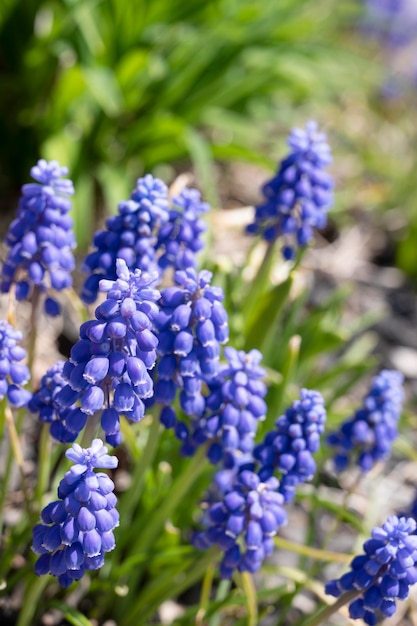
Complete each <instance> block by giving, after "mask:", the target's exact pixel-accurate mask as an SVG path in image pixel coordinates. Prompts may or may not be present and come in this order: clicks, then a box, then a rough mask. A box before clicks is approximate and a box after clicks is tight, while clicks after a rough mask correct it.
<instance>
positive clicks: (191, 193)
mask: <svg viewBox="0 0 417 626" xmlns="http://www.w3.org/2000/svg"><path fill="white" fill-rule="evenodd" d="M209 209H210V205H209V204H208V203H207V202H202V200H201V195H200V192H199V191H198V190H197V189H192V188H189V187H185V188H184V189H183V190H182V191H181V193H179V194H178V195H177V196H175V197H173V198H172V208H170V210H169V219H168V222H167V223H165V224H163V225H161V227H160V229H159V234H158V241H157V244H156V251H157V253H158V252H159V253H160V256H159V257H158V265H159V267H160V269H161V270H165V269H166V268H168V267H173V268H174V269H175V270H184V269H186V268H187V267H193V268H195V267H196V265H197V261H196V255H197V252H199V251H200V250H201V249H202V247H203V245H204V243H203V239H202V237H201V235H202V234H203V233H204V232H205V231H206V230H207V226H206V223H205V222H204V221H203V220H202V219H201V218H200V216H201V215H202V214H203V213H207V211H209Z"/></svg>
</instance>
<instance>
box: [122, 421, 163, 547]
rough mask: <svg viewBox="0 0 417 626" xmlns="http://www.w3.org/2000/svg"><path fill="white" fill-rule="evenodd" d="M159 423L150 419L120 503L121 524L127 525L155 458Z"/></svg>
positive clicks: (159, 429) (159, 430)
mask: <svg viewBox="0 0 417 626" xmlns="http://www.w3.org/2000/svg"><path fill="white" fill-rule="evenodd" d="M160 432H161V428H160V423H159V419H158V418H157V417H156V416H153V417H152V423H151V425H150V428H149V429H148V440H147V442H146V445H145V447H144V449H143V452H142V456H141V458H140V460H139V462H138V463H137V464H136V467H135V469H134V471H133V474H132V483H131V487H130V488H129V491H128V492H127V493H126V494H125V496H124V498H123V500H121V502H120V506H119V512H120V518H121V519H123V523H125V524H127V525H128V524H129V523H130V520H131V518H132V514H133V511H134V509H135V507H136V506H137V503H138V502H139V499H140V497H141V495H142V491H143V487H144V484H145V477H146V471H147V469H148V467H150V465H151V464H152V461H153V459H154V458H155V454H156V451H157V449H158V444H159V437H160ZM120 539H121V545H123V537H121V538H120Z"/></svg>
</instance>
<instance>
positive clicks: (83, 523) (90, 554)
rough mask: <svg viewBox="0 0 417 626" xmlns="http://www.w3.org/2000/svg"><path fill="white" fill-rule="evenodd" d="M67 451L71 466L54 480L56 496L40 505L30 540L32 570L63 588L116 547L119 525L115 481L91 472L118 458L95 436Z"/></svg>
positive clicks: (111, 464) (107, 466)
mask: <svg viewBox="0 0 417 626" xmlns="http://www.w3.org/2000/svg"><path fill="white" fill-rule="evenodd" d="M66 456H67V458H68V459H70V460H71V461H72V462H73V463H74V464H75V465H73V466H72V467H71V469H70V470H69V471H68V472H67V473H66V474H65V476H64V478H63V479H62V480H61V482H60V483H59V487H58V500H55V501H54V502H51V503H50V504H48V505H47V506H46V507H45V508H44V509H43V510H42V512H41V520H42V523H41V524H37V525H36V526H35V527H34V529H33V543H32V550H33V551H34V552H35V554H37V555H39V558H38V560H37V561H36V564H35V572H36V574H37V575H38V576H40V575H43V574H48V573H49V574H52V575H53V576H56V577H57V578H58V582H59V584H60V585H61V586H62V587H68V586H69V585H70V584H71V583H72V582H73V581H74V580H80V579H81V578H82V577H83V576H84V573H85V571H86V570H96V569H99V568H100V567H102V565H103V563H104V555H105V553H106V552H110V551H111V550H113V548H114V547H115V540H114V534H113V530H114V529H115V528H116V526H118V525H119V514H118V512H117V510H116V508H115V507H116V502H117V499H116V496H115V495H114V493H113V489H114V483H113V481H112V480H111V479H110V478H109V476H108V475H107V474H105V473H104V472H95V471H94V470H95V469H97V468H105V469H114V468H115V467H117V464H118V461H117V458H116V457H114V456H109V455H108V454H107V448H106V447H105V446H104V445H103V442H102V441H101V440H100V439H94V440H93V442H92V444H91V447H90V448H81V446H79V445H78V444H77V443H75V444H74V445H73V446H72V448H70V449H69V450H67V452H66Z"/></svg>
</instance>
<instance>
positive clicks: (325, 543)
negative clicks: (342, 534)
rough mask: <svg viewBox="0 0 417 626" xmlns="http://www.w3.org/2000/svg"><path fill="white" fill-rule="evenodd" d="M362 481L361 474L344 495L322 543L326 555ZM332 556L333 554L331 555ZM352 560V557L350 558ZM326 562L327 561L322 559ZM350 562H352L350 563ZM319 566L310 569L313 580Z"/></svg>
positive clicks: (322, 549) (314, 565)
mask: <svg viewBox="0 0 417 626" xmlns="http://www.w3.org/2000/svg"><path fill="white" fill-rule="evenodd" d="M361 479H362V474H361V473H360V472H359V473H358V474H357V476H356V478H355V480H354V481H353V483H352V484H351V486H350V487H349V489H347V491H345V493H344V495H343V500H342V503H341V505H340V507H339V509H338V511H337V515H336V517H335V518H334V519H333V523H332V526H331V528H330V529H329V531H328V532H327V533H326V536H325V538H324V541H323V543H322V546H321V550H320V551H321V552H323V553H326V549H327V546H328V545H329V543H330V541H331V540H332V539H333V537H334V535H335V533H336V531H337V529H338V528H339V525H340V522H341V521H342V519H343V514H344V512H345V511H346V507H347V503H348V501H349V498H350V496H351V495H352V494H353V493H354V491H355V490H356V488H357V486H358V485H359V483H360V481H361ZM330 554H331V553H330ZM339 556H340V557H342V556H343V557H344V556H345V555H339ZM350 558H352V557H350ZM322 560H325V559H322ZM333 560H334V561H337V560H339V561H341V560H342V559H333ZM349 562H350V561H349ZM319 571H320V570H319V565H318V564H317V563H316V564H313V565H312V567H311V568H310V570H309V572H308V574H309V576H310V577H311V578H315V577H316V574H317V573H318V572H319Z"/></svg>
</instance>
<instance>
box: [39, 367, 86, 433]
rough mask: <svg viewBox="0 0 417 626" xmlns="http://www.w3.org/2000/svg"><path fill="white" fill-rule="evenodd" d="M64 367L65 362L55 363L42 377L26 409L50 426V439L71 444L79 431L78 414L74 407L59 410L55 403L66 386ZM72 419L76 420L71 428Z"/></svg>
mask: <svg viewBox="0 0 417 626" xmlns="http://www.w3.org/2000/svg"><path fill="white" fill-rule="evenodd" d="M64 365H65V361H57V362H56V363H55V365H53V366H52V367H50V368H49V369H48V370H47V372H46V373H45V374H44V375H43V376H42V378H41V382H40V386H39V389H38V391H36V392H35V393H34V394H33V396H32V398H31V400H30V402H29V404H28V409H29V411H31V412H32V413H37V414H38V418H39V420H40V421H41V422H45V423H48V424H50V433H51V437H53V438H54V439H56V440H57V441H60V442H61V443H72V442H73V441H75V440H76V438H77V437H78V434H79V431H80V422H79V416H78V412H75V411H73V409H75V408H76V406H75V404H72V405H71V406H69V407H67V408H61V407H60V406H59V404H58V403H57V401H56V396H57V395H58V393H59V392H60V391H61V389H62V388H63V387H65V385H66V384H67V382H66V380H65V379H64V377H63V375H62V372H63V369H64ZM74 418H77V419H76V420H75V424H74V426H73V425H72V421H71V420H72V419H74ZM86 419H87V416H85V420H86Z"/></svg>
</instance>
